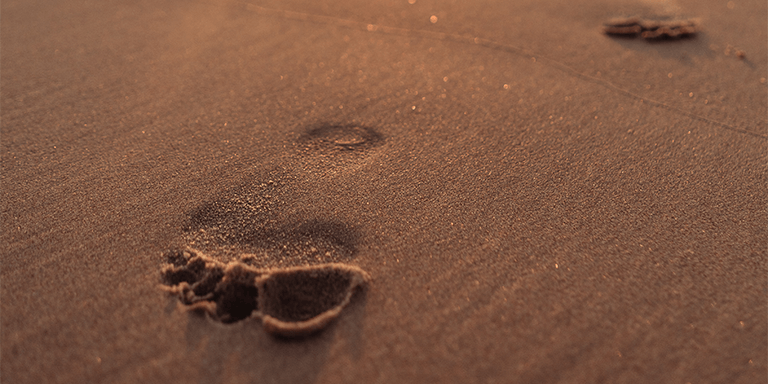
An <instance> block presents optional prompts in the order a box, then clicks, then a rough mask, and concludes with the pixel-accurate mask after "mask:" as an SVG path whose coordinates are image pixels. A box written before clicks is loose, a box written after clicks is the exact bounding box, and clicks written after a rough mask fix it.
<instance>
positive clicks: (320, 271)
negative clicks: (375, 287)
mask: <svg viewBox="0 0 768 384" xmlns="http://www.w3.org/2000/svg"><path fill="white" fill-rule="evenodd" d="M256 280H257V285H258V287H259V291H260V296H259V307H260V309H261V313H262V317H263V322H264V328H265V329H266V330H267V331H268V332H270V333H273V334H276V335H280V336H303V335H307V334H310V333H313V332H316V331H318V330H320V329H322V328H324V327H325V326H326V325H327V324H328V323H330V322H331V321H332V320H333V319H335V318H336V317H337V316H338V315H339V313H340V312H341V310H342V309H344V307H346V306H347V304H349V302H350V300H351V299H352V296H353V295H354V293H355V291H356V290H357V289H358V288H362V287H365V285H366V284H367V283H368V281H369V280H370V277H369V276H368V274H367V273H366V272H365V271H363V270H362V269H360V268H357V267H353V266H349V265H344V264H325V265H319V266H309V267H297V268H287V269H281V270H273V271H270V273H269V274H268V275H264V276H262V277H259V278H257V279H256Z"/></svg>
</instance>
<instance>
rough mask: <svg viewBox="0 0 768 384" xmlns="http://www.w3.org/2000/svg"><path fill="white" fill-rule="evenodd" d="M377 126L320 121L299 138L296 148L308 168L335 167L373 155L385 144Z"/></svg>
mask: <svg viewBox="0 0 768 384" xmlns="http://www.w3.org/2000/svg"><path fill="white" fill-rule="evenodd" d="M383 143H384V137H383V136H382V135H381V134H380V133H378V132H377V131H376V130H375V129H373V128H370V127H366V126H363V125H354V124H327V123H326V124H321V125H319V126H315V127H313V128H309V129H308V130H307V131H306V132H305V133H304V134H302V135H301V136H300V137H299V138H298V139H297V140H296V144H295V145H296V148H297V149H298V151H299V154H300V156H301V157H303V158H304V161H305V162H306V161H308V162H307V163H306V164H305V166H308V167H321V168H325V167H334V166H339V165H345V164H349V162H351V161H356V160H360V159H362V158H364V157H366V156H367V155H368V154H370V151H371V150H372V149H373V148H375V147H377V146H379V145H381V144H383Z"/></svg>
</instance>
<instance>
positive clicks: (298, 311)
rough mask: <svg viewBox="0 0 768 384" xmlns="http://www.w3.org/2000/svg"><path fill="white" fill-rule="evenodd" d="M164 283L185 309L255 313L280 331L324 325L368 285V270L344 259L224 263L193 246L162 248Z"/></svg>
mask: <svg viewBox="0 0 768 384" xmlns="http://www.w3.org/2000/svg"><path fill="white" fill-rule="evenodd" d="M166 258H167V260H168V264H167V265H166V266H164V267H163V269H162V272H161V275H162V280H163V284H164V285H165V289H166V290H167V291H169V292H171V293H172V294H175V295H176V296H177V297H178V298H179V300H180V301H181V302H182V303H183V304H185V305H186V306H187V308H188V309H189V310H193V311H202V312H204V313H207V314H208V315H209V316H210V317H211V318H212V319H213V320H216V321H220V322H222V323H234V322H237V321H240V320H244V319H247V318H259V319H261V320H262V324H263V327H264V329H265V330H266V331H267V332H269V333H271V334H273V335H279V336H285V337H299V336H306V335H310V334H312V333H315V332H317V331H320V330H322V329H323V328H325V327H326V326H327V325H328V324H329V323H330V322H331V321H333V320H334V319H335V318H336V317H338V316H339V313H341V311H342V310H343V309H344V308H345V307H346V306H347V305H348V304H349V303H350V301H351V300H352V297H353V296H354V294H355V292H357V291H358V290H361V289H364V288H366V287H367V285H368V283H369V282H370V276H369V275H368V274H367V273H366V272H365V271H363V270H362V269H360V268H358V267H354V266H351V265H346V264H338V263H332V264H321V265H313V266H301V267H291V268H283V269H258V268H255V267H252V266H249V265H247V264H245V263H242V262H240V261H234V262H230V263H228V264H226V265H225V264H223V263H221V262H218V261H216V260H213V259H211V258H209V257H207V256H205V255H204V254H202V253H199V252H198V251H195V250H193V249H184V250H172V251H169V252H167V253H166Z"/></svg>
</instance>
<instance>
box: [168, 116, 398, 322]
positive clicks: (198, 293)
mask: <svg viewBox="0 0 768 384" xmlns="http://www.w3.org/2000/svg"><path fill="white" fill-rule="evenodd" d="M382 140H383V138H382V136H381V135H380V134H378V133H377V132H376V131H375V130H373V129H371V128H367V127H362V126H358V125H337V124H322V125H319V126H316V127H314V128H311V129H308V130H307V131H306V133H305V134H304V135H302V136H301V137H300V138H299V139H298V141H297V146H298V147H299V148H300V149H302V151H301V152H300V154H301V155H303V157H304V160H305V161H306V160H310V161H312V159H314V158H317V160H318V161H319V160H323V161H326V160H328V159H330V160H333V161H335V162H337V163H339V164H343V163H346V162H348V161H349V160H351V159H355V158H361V157H362V156H364V155H365V154H366V153H367V152H368V151H369V150H370V149H371V148H374V147H376V146H378V145H379V144H381V142H382ZM317 155H320V156H317ZM265 180H266V181H265V182H260V183H259V182H256V183H246V184H245V185H244V186H242V187H240V188H236V189H234V190H232V191H230V192H227V193H224V195H223V196H222V197H221V198H219V199H217V200H215V201H212V202H207V203H204V204H202V205H201V206H199V207H197V208H195V209H193V210H192V211H191V213H190V215H189V218H188V220H187V221H186V222H185V223H184V225H183V229H184V232H185V243H187V244H188V245H189V248H184V249H176V250H172V251H169V252H167V253H166V254H165V257H166V260H167V264H166V265H164V266H163V268H162V271H161V276H162V282H163V284H164V288H165V289H166V290H167V291H169V292H171V293H173V294H175V295H176V296H177V297H178V298H179V300H180V301H181V302H182V303H183V304H185V305H186V306H187V308H188V309H190V310H195V311H202V312H204V313H207V314H208V315H209V316H210V317H211V318H212V319H214V320H217V321H220V322H222V323H234V322H238V321H240V320H244V319H247V318H258V319H261V321H262V324H263V326H264V329H265V330H266V331H268V332H270V333H272V334H275V335H281V336H303V335H307V334H310V333H314V332H316V331H318V330H320V329H322V328H323V327H325V326H326V325H327V324H329V323H330V322H331V321H332V320H333V319H335V318H336V317H337V316H338V315H339V313H340V312H341V310H342V309H343V308H344V307H346V306H347V305H348V304H349V303H350V300H351V299H352V297H353V295H354V293H355V292H356V291H358V290H361V289H362V288H365V287H366V286H367V284H368V282H369V281H370V276H369V275H368V274H367V273H366V272H365V271H363V270H362V269H360V268H357V267H354V266H351V265H346V264H342V263H340V262H341V261H346V260H348V259H350V258H351V257H352V256H354V254H355V253H356V243H357V238H358V235H357V232H356V231H355V230H354V228H352V227H351V226H349V225H346V224H345V223H343V222H339V221H334V220H328V219H307V218H305V217H303V216H299V218H297V215H296V214H295V213H290V212H289V211H290V209H289V208H291V207H292V206H295V204H286V201H289V202H290V201H292V199H293V198H294V197H293V196H292V190H293V189H292V188H291V185H290V184H291V182H292V181H295V178H294V177H292V176H290V175H288V174H286V173H285V172H271V173H270V174H268V175H266V177H265ZM286 212H289V213H286ZM192 247H194V248H192ZM206 254H208V255H210V256H208V255H206ZM214 256H215V257H217V258H221V257H224V258H229V259H236V261H232V262H230V263H228V264H224V263H222V262H220V261H217V260H216V259H214Z"/></svg>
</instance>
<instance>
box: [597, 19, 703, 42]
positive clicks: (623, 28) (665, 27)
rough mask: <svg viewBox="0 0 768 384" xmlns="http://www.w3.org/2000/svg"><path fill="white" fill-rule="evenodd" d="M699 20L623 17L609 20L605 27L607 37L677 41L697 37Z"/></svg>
mask: <svg viewBox="0 0 768 384" xmlns="http://www.w3.org/2000/svg"><path fill="white" fill-rule="evenodd" d="M699 24H700V23H699V21H698V20H697V19H691V18H678V17H648V18H641V17H623V18H615V19H611V20H608V21H607V22H605V24H604V25H603V32H605V34H607V35H614V36H627V37H635V36H637V35H640V36H641V37H642V38H644V39H646V40H660V39H676V38H684V37H690V36H693V35H695V34H696V33H697V32H698V31H699V29H700V27H699Z"/></svg>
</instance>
